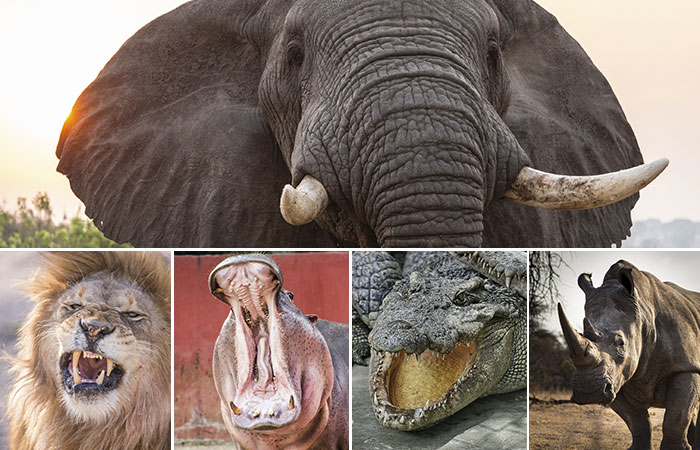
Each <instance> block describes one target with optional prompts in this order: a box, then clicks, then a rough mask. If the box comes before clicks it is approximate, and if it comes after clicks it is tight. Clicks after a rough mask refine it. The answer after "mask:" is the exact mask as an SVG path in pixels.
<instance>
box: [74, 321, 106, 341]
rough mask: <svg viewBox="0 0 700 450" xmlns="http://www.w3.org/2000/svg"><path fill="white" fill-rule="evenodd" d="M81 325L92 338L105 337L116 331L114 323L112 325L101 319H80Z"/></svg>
mask: <svg viewBox="0 0 700 450" xmlns="http://www.w3.org/2000/svg"><path fill="white" fill-rule="evenodd" d="M80 326H81V327H82V329H83V330H84V331H85V334H87V336H88V337H90V338H93V339H95V338H98V337H103V336H105V335H107V334H109V333H111V332H112V331H114V325H110V324H108V323H105V322H101V321H99V320H88V321H84V320H81V321H80Z"/></svg>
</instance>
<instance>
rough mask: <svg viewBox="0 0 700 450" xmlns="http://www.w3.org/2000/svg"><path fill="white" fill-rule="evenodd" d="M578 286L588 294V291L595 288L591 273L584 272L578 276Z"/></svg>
mask: <svg viewBox="0 0 700 450" xmlns="http://www.w3.org/2000/svg"><path fill="white" fill-rule="evenodd" d="M578 287H580V288H581V290H582V291H583V292H584V293H586V294H588V292H590V291H591V290H594V289H595V288H594V287H593V280H592V279H591V274H590V273H582V274H581V275H579V276H578Z"/></svg>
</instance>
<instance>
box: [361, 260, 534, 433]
mask: <svg viewBox="0 0 700 450" xmlns="http://www.w3.org/2000/svg"><path fill="white" fill-rule="evenodd" d="M462 267H464V266H463V265H462ZM383 308H384V310H383V312H382V314H381V315H380V316H379V318H378V320H377V323H376V325H375V327H374V329H373V330H372V332H371V333H370V336H369V342H370V345H371V359H370V383H369V384H370V390H371V393H372V401H373V408H374V413H375V415H376V416H377V419H378V420H379V422H380V423H381V424H382V425H385V426H388V427H393V428H398V429H402V430H417V429H421V428H425V427H429V426H432V425H434V424H435V423H437V422H439V421H440V420H442V419H444V418H446V417H448V416H450V415H451V414H453V413H455V412H456V411H458V410H460V409H462V408H463V407H465V406H466V405H468V404H469V403H471V402H473V401H474V400H476V399H477V398H479V397H481V396H483V395H487V394H493V393H499V392H509V391H512V390H515V389H520V388H523V387H524V386H525V377H524V376H522V377H520V376H518V377H517V378H518V379H517V380H515V379H513V376H512V373H513V371H512V370H509V369H511V366H512V365H513V360H514V358H513V356H514V354H515V353H516V352H514V348H515V346H516V344H517V345H518V346H521V347H522V352H521V353H522V355H523V357H522V358H521V359H522V361H520V363H521V365H522V375H524V374H525V370H524V367H525V357H524V355H525V351H524V348H525V347H524V326H521V324H522V325H524V323H525V322H524V300H523V298H522V297H520V296H519V295H517V293H515V292H513V291H512V290H511V289H508V288H506V287H504V286H501V285H498V284H496V283H494V282H492V281H490V280H488V279H485V278H484V277H483V276H481V275H479V274H477V273H475V272H473V271H469V270H466V269H462V270H456V271H455V270H453V269H449V270H445V265H444V264H430V263H428V264H426V265H424V266H423V267H422V268H421V270H416V271H414V272H412V273H411V274H410V275H409V276H408V277H406V278H404V279H403V280H401V281H399V282H397V283H396V284H395V285H394V288H393V290H392V291H391V293H390V294H389V295H387V297H386V298H385V300H384V307H383ZM520 316H523V317H520ZM520 328H522V330H521V329H520ZM521 336H522V338H521ZM520 340H523V342H522V343H519V342H517V343H516V341H520ZM518 352H520V349H518ZM516 385H517V386H516Z"/></svg>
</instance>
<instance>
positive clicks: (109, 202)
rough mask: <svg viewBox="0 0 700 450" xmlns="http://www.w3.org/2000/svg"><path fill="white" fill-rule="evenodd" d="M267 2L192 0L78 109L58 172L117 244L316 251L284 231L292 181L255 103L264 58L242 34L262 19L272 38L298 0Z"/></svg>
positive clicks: (135, 40) (156, 24)
mask: <svg viewBox="0 0 700 450" xmlns="http://www.w3.org/2000/svg"><path fill="white" fill-rule="evenodd" d="M260 3H264V2H256V3H255V4H253V2H230V1H227V0H211V1H207V2H189V3H186V4H184V5H183V6H181V7H179V8H177V9H175V10H173V11H171V12H170V13H168V14H165V15H163V16H161V17H159V18H158V19H156V20H154V21H153V22H151V23H150V24H148V25H146V26H145V27H143V28H142V29H141V30H140V31H138V32H137V33H136V34H135V35H134V36H133V37H132V38H130V39H129V40H128V41H127V42H126V43H125V44H124V45H123V46H122V48H121V49H120V50H119V51H118V52H117V53H116V55H114V57H113V58H112V59H111V60H110V61H109V62H108V63H107V65H106V66H105V68H104V69H103V70H102V72H101V73H100V74H99V75H98V77H97V78H96V79H95V81H94V82H93V83H92V84H91V85H90V86H89V87H88V88H87V89H85V91H84V92H83V93H82V95H81V96H80V98H79V99H78V100H77V102H76V104H75V106H74V108H73V111H72V112H71V114H70V116H69V117H68V119H67V120H66V122H65V124H64V127H63V131H62V133H61V137H60V141H59V143H58V147H57V150H56V155H57V156H58V157H59V159H60V162H59V164H58V171H59V172H62V173H64V174H66V175H67V176H68V178H69V179H70V183H71V188H72V189H73V191H74V192H75V193H76V195H77V196H78V197H80V199H81V200H82V201H83V202H84V203H85V205H86V213H87V215H88V216H90V217H91V218H93V219H94V221H95V224H96V225H97V226H98V227H99V228H100V229H102V230H103V231H104V233H105V235H107V236H108V237H110V238H112V239H114V240H116V241H119V242H131V243H132V244H134V245H136V246H141V247H156V246H167V247H205V246H208V247H224V246H241V247H243V246H245V247H249V246H256V245H260V244H262V243H264V244H265V245H266V246H270V245H273V244H275V243H279V244H280V246H285V245H287V244H288V243H289V242H295V241H294V240H295V239H298V241H296V242H295V245H294V246H304V245H309V244H312V243H313V242H316V243H318V242H317V241H316V240H315V239H314V238H312V237H310V236H312V235H313V234H314V233H316V232H317V227H316V226H315V225H311V226H306V227H293V226H291V225H287V224H286V223H285V222H284V220H283V219H282V216H281V215H280V212H279V193H280V192H281V191H282V188H283V187H284V184H285V183H287V182H289V181H290V179H291V176H290V173H289V171H288V169H287V167H286V165H285V163H284V162H283V160H282V157H281V155H279V154H278V151H277V149H276V144H275V141H274V138H273V136H272V135H271V134H270V132H269V129H268V126H267V124H266V122H265V119H264V118H263V114H262V112H261V109H260V108H259V106H258V98H257V88H258V80H259V78H260V75H261V72H262V69H263V67H264V65H265V61H262V60H261V59H262V58H263V56H261V54H264V51H263V50H261V49H260V48H258V47H256V44H259V43H257V42H252V40H251V39H250V38H249V37H246V35H245V33H244V30H243V25H244V24H250V23H251V22H255V21H257V22H259V23H255V27H252V26H251V28H255V30H256V32H260V34H261V35H263V36H266V37H267V38H268V39H270V38H271V37H272V36H273V35H274V32H275V29H274V27H277V26H279V23H280V22H281V19H282V18H283V17H284V15H285V14H286V12H287V9H288V8H289V5H290V4H291V2H284V3H285V4H284V5H283V6H280V5H282V3H283V2H278V3H279V5H275V4H273V2H272V1H271V0H270V1H269V2H268V3H267V4H265V5H264V6H261V5H260ZM246 5H248V6H246ZM251 8H252V9H254V10H252V9H251ZM263 8H264V9H265V14H259V15H256V14H255V12H256V11H258V9H263ZM300 228H301V229H300ZM321 235H322V236H323V234H322V233H321ZM324 239H326V238H325V237H324ZM297 242H301V243H300V244H299V245H296V244H297ZM319 246H320V245H319Z"/></svg>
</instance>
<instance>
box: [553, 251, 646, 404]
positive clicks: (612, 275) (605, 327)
mask: <svg viewBox="0 0 700 450" xmlns="http://www.w3.org/2000/svg"><path fill="white" fill-rule="evenodd" d="M635 271H636V272H638V270H637V268H635V267H634V266H633V265H632V264H630V263H628V262H626V261H619V262H618V263H617V264H615V265H613V266H612V267H611V268H610V270H609V271H608V273H607V274H606V275H605V280H604V282H603V284H602V285H601V286H600V287H598V288H595V287H594V286H593V283H592V281H591V276H590V274H587V273H584V274H581V276H579V279H578V284H579V287H580V288H581V290H583V292H584V293H585V295H586V306H585V311H586V317H585V318H584V319H583V334H580V333H578V332H577V331H576V330H575V329H574V328H573V326H572V325H571V323H570V322H569V319H568V318H567V317H566V314H565V313H564V310H563V308H562V306H561V304H559V305H558V311H559V322H560V325H561V329H562V332H563V334H564V338H565V340H566V344H567V346H568V348H569V352H570V353H571V359H572V361H573V363H574V366H575V367H576V370H575V371H574V376H573V380H572V388H573V395H572V400H573V401H574V402H576V403H579V404H586V403H602V404H610V403H612V402H613V401H614V400H615V398H616V396H617V394H618V392H619V390H620V388H622V386H623V385H624V384H625V383H626V382H627V380H629V379H630V378H631V377H632V375H634V373H635V371H636V370H637V367H638V365H639V364H640V359H641V358H642V354H643V343H644V339H645V337H646V335H647V334H649V331H648V330H651V329H653V327H652V326H647V325H648V324H649V322H650V319H649V316H650V314H649V313H648V311H647V310H646V308H645V306H644V305H642V304H641V303H640V302H639V301H638V298H637V296H638V295H639V294H638V292H637V291H636V290H635V282H634V272H635ZM651 322H653V320H651Z"/></svg>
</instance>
